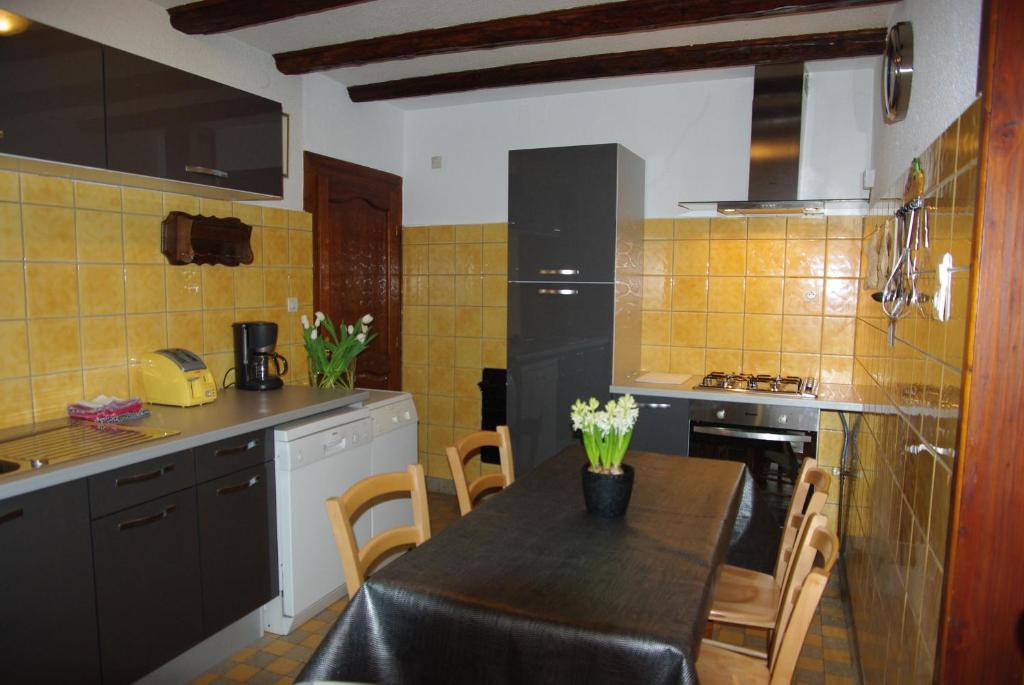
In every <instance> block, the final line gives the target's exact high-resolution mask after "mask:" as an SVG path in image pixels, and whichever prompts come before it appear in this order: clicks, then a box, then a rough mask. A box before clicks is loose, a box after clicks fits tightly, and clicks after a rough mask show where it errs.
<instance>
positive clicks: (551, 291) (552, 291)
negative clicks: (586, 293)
mask: <svg viewBox="0 0 1024 685" xmlns="http://www.w3.org/2000/svg"><path fill="white" fill-rule="evenodd" d="M537 294H538V295H579V294H580V291H579V290H575V289H573V288H537Z"/></svg>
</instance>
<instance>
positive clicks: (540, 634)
mask: <svg viewBox="0 0 1024 685" xmlns="http://www.w3.org/2000/svg"><path fill="white" fill-rule="evenodd" d="M584 459H585V458H584V456H583V453H582V450H581V449H579V448H575V447H574V448H569V449H567V450H566V451H565V452H563V453H562V454H559V455H557V456H555V457H553V458H551V459H549V460H548V461H547V462H545V463H544V464H542V465H541V466H539V467H537V468H536V469H534V470H533V471H532V472H530V473H528V474H527V475H526V476H524V477H523V478H522V479H520V480H518V481H517V482H516V483H515V484H513V485H512V486H511V487H509V488H506V489H505V490H504V491H502V492H501V493H499V494H497V495H495V496H494V497H492V498H490V499H488V500H487V501H485V502H483V503H482V504H481V505H480V506H479V507H477V508H476V509H475V510H474V511H473V513H472V514H470V515H469V516H467V517H465V518H463V519H461V520H459V521H457V522H455V523H453V524H452V525H451V526H449V527H448V528H446V529H445V530H444V531H442V532H441V533H440V534H438V535H436V536H435V537H434V538H432V539H431V540H430V541H429V542H427V543H426V544H425V545H422V546H421V547H418V548H416V549H413V550H411V551H410V552H409V553H407V554H406V555H404V556H403V557H402V558H401V559H399V560H397V561H396V562H394V563H392V564H390V565H389V566H387V567H385V568H383V569H381V570H380V571H379V572H378V573H376V574H375V575H373V576H372V577H371V578H370V579H369V580H367V582H366V583H364V584H363V586H362V588H360V590H359V592H357V593H356V596H355V597H354V598H353V599H352V601H351V602H350V603H349V605H348V607H346V609H345V611H344V613H343V614H342V616H341V617H340V618H339V619H338V621H337V623H336V624H335V625H334V626H333V627H332V629H331V630H330V632H329V633H328V635H327V637H326V638H325V639H324V641H323V642H322V643H321V645H320V647H319V648H318V649H317V651H316V652H315V653H314V654H313V656H312V658H311V659H310V661H309V663H308V664H307V665H306V667H305V669H304V670H303V671H302V673H300V674H299V680H300V681H312V680H328V681H329V680H342V681H355V682H367V683H473V685H478V684H480V683H558V684H560V685H565V684H568V683H588V684H594V683H629V684H630V685H634V684H636V683H677V684H678V683H695V682H697V677H696V673H695V669H694V662H695V656H696V648H697V645H698V644H699V641H700V639H701V636H702V633H703V628H704V624H705V621H706V619H707V614H708V608H709V602H710V596H711V591H712V586H713V581H714V570H715V569H716V568H717V567H718V565H719V564H720V563H721V562H722V561H723V560H724V559H725V557H726V553H727V551H728V550H729V549H730V548H731V549H733V550H737V549H738V550H740V551H743V550H744V549H745V548H746V547H749V548H750V550H753V549H754V548H755V547H756V546H757V545H756V544H755V542H754V541H755V538H756V537H757V536H756V534H755V533H756V531H757V530H758V528H759V526H758V525H757V524H758V521H759V519H760V518H761V517H760V516H759V511H758V506H757V497H756V496H755V495H756V488H754V484H753V481H752V479H751V478H750V477H749V475H748V474H747V472H746V470H745V469H744V467H743V466H742V465H741V464H738V463H734V462H728V461H714V460H706V459H694V458H680V457H668V456H663V455H657V454H650V453H631V454H630V455H629V456H628V457H627V461H628V463H630V464H632V465H633V466H634V468H635V469H636V483H635V485H634V489H633V498H632V502H631V504H630V507H629V511H628V512H627V513H626V515H625V517H623V518H621V519H615V520H605V519H601V518H598V517H595V516H591V515H589V514H587V513H586V511H585V509H584V507H583V496H582V492H581V485H580V469H581V465H582V464H583V462H584ZM738 512H742V513H741V515H740V516H737V514H738ZM771 555H772V557H773V556H774V549H772V550H771ZM755 556H756V555H755Z"/></svg>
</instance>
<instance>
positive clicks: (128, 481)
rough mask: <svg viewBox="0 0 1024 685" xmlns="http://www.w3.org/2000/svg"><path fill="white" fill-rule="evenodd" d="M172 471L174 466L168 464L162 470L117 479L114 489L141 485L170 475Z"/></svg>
mask: <svg viewBox="0 0 1024 685" xmlns="http://www.w3.org/2000/svg"><path fill="white" fill-rule="evenodd" d="M173 470H174V464H168V465H167V466H164V467H163V468H159V469H157V470H156V471H148V472H146V473H137V474H135V475H134V476H125V477H124V478H118V479H117V480H115V481H114V487H115V488H120V487H123V486H125V485H134V484H135V483H143V482H145V481H147V480H153V479H154V478H159V477H160V476H162V475H164V474H165V473H170V472H171V471H173Z"/></svg>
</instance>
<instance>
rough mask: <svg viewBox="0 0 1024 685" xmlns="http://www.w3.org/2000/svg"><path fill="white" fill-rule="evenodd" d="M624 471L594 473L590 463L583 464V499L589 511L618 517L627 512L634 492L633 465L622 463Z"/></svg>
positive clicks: (599, 514)
mask: <svg viewBox="0 0 1024 685" xmlns="http://www.w3.org/2000/svg"><path fill="white" fill-rule="evenodd" d="M622 471H623V472H622V473H621V474H620V475H613V474H610V473H594V472H592V471H591V470H590V464H584V465H583V501H584V502H586V504H587V511H589V512H590V513H591V514H596V515H597V516H603V517H604V518H609V519H613V518H618V517H619V516H622V515H623V514H625V513H626V508H627V507H629V498H630V496H631V495H632V494H633V467H632V466H630V465H629V464H623V465H622Z"/></svg>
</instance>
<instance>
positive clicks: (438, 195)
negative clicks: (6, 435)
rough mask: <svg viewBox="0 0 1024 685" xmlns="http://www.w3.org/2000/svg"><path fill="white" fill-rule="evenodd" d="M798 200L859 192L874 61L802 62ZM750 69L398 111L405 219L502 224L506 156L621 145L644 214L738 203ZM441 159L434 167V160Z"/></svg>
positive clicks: (744, 173)
mask: <svg viewBox="0 0 1024 685" xmlns="http://www.w3.org/2000/svg"><path fill="white" fill-rule="evenodd" d="M809 70H810V71H811V74H812V82H813V84H814V85H813V86H812V88H811V96H810V97H811V100H810V102H809V105H808V120H807V121H806V122H805V125H806V126H808V127H809V128H808V131H809V140H808V149H809V150H810V151H811V152H812V155H811V159H812V160H814V162H813V165H812V167H810V168H809V169H805V170H803V171H802V173H801V176H802V177H804V178H805V180H806V184H805V185H806V187H807V190H808V193H809V194H808V195H806V196H805V197H810V196H811V195H813V196H814V197H825V196H826V195H824V193H830V194H828V195H827V197H842V198H850V197H864V192H863V190H862V189H861V172H862V171H863V170H864V169H865V168H869V167H870V155H871V122H872V119H871V116H870V111H871V110H870V107H867V106H865V104H864V103H863V102H861V100H862V99H865V97H866V98H867V99H870V94H868V95H867V96H865V94H864V92H865V91H870V89H871V88H872V86H871V83H872V81H873V79H874V67H873V64H872V63H871V62H870V61H869V62H867V63H865V62H864V61H863V60H852V61H848V62H844V63H842V64H838V63H833V64H831V65H829V66H828V67H819V66H817V65H815V64H812V65H809ZM752 97H753V69H752V68H745V69H729V70H716V71H707V72H695V73H691V74H687V75H685V76H680V77H678V79H677V80H676V82H672V83H662V84H658V85H651V86H644V87H636V88H621V89H618V90H608V91H599V92H583V93H572V94H563V95H548V96H542V97H534V98H521V99H517V100H504V101H499V102H486V103H476V104H465V105H457V106H451V107H444V108H437V109H419V110H412V111H407V112H406V114H405V172H404V174H403V175H404V177H405V203H404V208H403V210H404V214H405V223H406V224H407V225H432V224H451V223H477V222H481V223H483V222H494V221H505V220H506V219H507V215H508V206H507V205H508V198H507V193H508V188H507V185H508V151H509V150H512V149H519V148H532V147H547V146H560V145H583V144H591V143H621V144H623V145H625V146H626V147H627V148H629V149H630V150H632V151H633V152H635V153H636V154H638V155H640V156H641V157H643V158H644V160H645V161H646V162H647V193H646V199H645V213H646V215H647V216H648V217H672V216H682V215H683V214H684V210H682V209H680V208H679V207H678V202H679V201H681V200H684V201H685V200H690V201H696V200H744V199H746V195H747V178H748V167H749V161H750V153H749V149H750V104H751V98H752ZM432 156H440V157H441V158H442V168H441V169H431V166H430V158H431V157H432Z"/></svg>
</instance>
